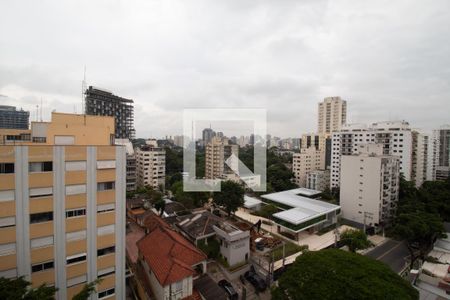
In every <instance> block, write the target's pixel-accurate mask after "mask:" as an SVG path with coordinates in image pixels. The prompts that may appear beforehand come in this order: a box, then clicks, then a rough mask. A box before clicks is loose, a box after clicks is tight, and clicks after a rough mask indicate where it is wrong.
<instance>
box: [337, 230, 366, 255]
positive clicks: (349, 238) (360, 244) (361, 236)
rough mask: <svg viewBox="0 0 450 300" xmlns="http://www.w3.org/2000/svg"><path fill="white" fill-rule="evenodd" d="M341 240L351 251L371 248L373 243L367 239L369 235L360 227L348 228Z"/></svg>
mask: <svg viewBox="0 0 450 300" xmlns="http://www.w3.org/2000/svg"><path fill="white" fill-rule="evenodd" d="M341 242H342V243H343V244H344V245H346V246H347V247H348V249H349V250H350V251H351V252H356V250H362V249H366V248H369V247H370V246H371V245H372V243H371V242H370V241H369V240H368V239H367V235H366V234H365V233H364V232H363V231H362V230H358V229H347V230H345V231H344V232H343V233H342V234H341Z"/></svg>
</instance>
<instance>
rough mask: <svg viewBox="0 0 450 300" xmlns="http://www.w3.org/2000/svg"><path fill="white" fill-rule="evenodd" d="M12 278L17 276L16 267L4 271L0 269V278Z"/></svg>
mask: <svg viewBox="0 0 450 300" xmlns="http://www.w3.org/2000/svg"><path fill="white" fill-rule="evenodd" d="M1 277H4V278H14V277H17V269H9V270H5V271H0V278H1Z"/></svg>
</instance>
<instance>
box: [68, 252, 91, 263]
mask: <svg viewBox="0 0 450 300" xmlns="http://www.w3.org/2000/svg"><path fill="white" fill-rule="evenodd" d="M85 260H86V253H79V254H75V255H71V256H67V258H66V263H67V264H68V265H70V264H75V263H78V262H82V261H85Z"/></svg>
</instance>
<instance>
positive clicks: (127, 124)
mask: <svg viewBox="0 0 450 300" xmlns="http://www.w3.org/2000/svg"><path fill="white" fill-rule="evenodd" d="M133 103H134V102H133V100H131V99H126V98H122V97H119V96H116V95H114V94H113V93H111V92H109V91H106V90H103V89H99V88H96V87H93V86H89V88H88V89H86V92H85V112H86V114H87V115H98V116H112V117H114V118H115V136H116V138H117V139H134V134H135V130H134V125H133V123H134V106H133Z"/></svg>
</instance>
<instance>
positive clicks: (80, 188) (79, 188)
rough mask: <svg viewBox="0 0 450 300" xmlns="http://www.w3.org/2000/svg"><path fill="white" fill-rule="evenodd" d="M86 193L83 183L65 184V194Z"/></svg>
mask: <svg viewBox="0 0 450 300" xmlns="http://www.w3.org/2000/svg"><path fill="white" fill-rule="evenodd" d="M84 193H86V185H85V184H74V185H66V196H68V195H77V194H84Z"/></svg>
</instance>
